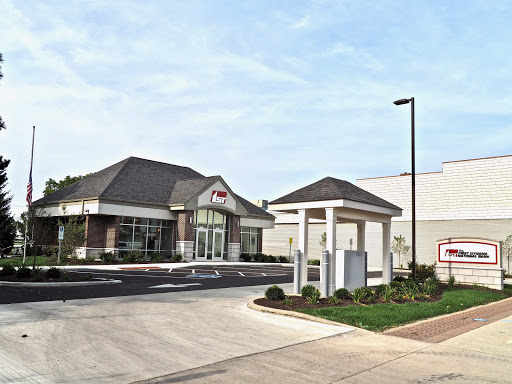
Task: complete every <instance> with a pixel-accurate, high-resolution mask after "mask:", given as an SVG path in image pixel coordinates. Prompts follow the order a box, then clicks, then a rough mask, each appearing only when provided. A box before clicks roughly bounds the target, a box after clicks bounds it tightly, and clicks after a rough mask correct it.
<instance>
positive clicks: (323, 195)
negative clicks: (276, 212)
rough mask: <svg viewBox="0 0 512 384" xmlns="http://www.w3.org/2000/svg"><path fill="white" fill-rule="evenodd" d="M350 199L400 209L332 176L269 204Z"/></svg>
mask: <svg viewBox="0 0 512 384" xmlns="http://www.w3.org/2000/svg"><path fill="white" fill-rule="evenodd" d="M341 199H346V200H351V201H356V202H360V203H366V204H372V205H377V206H380V207H385V208H391V209H401V208H399V207H397V206H396V205H394V204H391V203H390V202H388V201H386V200H384V199H381V198H380V197H378V196H375V195H374V194H372V193H370V192H368V191H365V190H364V189H362V188H359V187H357V186H355V185H354V184H352V183H349V182H348V181H345V180H340V179H335V178H334V177H326V178H323V179H322V180H319V181H317V182H315V183H313V184H310V185H307V186H305V187H303V188H300V189H297V190H296V191H294V192H291V193H289V194H287V195H285V196H282V197H280V198H278V199H276V200H274V201H271V202H270V204H285V203H299V202H309V201H326V200H341Z"/></svg>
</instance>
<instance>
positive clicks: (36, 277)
mask: <svg viewBox="0 0 512 384" xmlns="http://www.w3.org/2000/svg"><path fill="white" fill-rule="evenodd" d="M32 281H36V282H38V283H40V282H42V281H44V277H43V275H41V274H40V273H37V274H36V275H35V276H34V277H33V278H32Z"/></svg>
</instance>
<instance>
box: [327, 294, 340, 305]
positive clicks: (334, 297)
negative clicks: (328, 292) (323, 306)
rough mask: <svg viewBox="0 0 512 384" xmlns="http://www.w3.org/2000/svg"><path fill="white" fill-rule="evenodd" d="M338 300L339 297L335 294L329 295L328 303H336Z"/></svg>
mask: <svg viewBox="0 0 512 384" xmlns="http://www.w3.org/2000/svg"><path fill="white" fill-rule="evenodd" d="M339 302H340V299H338V298H337V297H336V296H331V297H329V304H332V305H336V304H338V303H339Z"/></svg>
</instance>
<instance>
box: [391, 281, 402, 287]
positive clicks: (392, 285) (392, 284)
mask: <svg viewBox="0 0 512 384" xmlns="http://www.w3.org/2000/svg"><path fill="white" fill-rule="evenodd" d="M389 285H390V286H391V288H394V289H398V288H400V286H401V285H402V283H401V282H399V281H395V280H393V281H392V282H390V283H389Z"/></svg>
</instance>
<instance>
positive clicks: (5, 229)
mask: <svg viewBox="0 0 512 384" xmlns="http://www.w3.org/2000/svg"><path fill="white" fill-rule="evenodd" d="M9 163H10V160H7V159H4V158H3V157H2V156H1V155H0V256H1V257H4V253H9V252H10V251H11V249H12V246H13V244H14V238H15V237H16V225H15V221H14V218H13V217H12V215H11V199H12V197H11V196H9V192H8V191H6V190H5V188H6V187H7V166H8V165H9Z"/></svg>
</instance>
